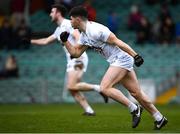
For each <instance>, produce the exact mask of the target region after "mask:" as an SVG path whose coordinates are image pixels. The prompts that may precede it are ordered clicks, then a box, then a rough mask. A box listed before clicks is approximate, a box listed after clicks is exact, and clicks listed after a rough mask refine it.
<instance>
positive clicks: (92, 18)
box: [83, 0, 96, 21]
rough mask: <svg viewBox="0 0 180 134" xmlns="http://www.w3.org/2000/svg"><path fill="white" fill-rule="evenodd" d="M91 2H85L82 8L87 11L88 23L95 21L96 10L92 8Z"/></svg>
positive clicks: (88, 0)
mask: <svg viewBox="0 0 180 134" xmlns="http://www.w3.org/2000/svg"><path fill="white" fill-rule="evenodd" d="M91 2H92V1H91V0H85V2H84V3H83V6H84V7H85V8H86V9H87V11H88V20H90V21H95V20H96V10H95V8H94V7H93V6H92V3H91Z"/></svg>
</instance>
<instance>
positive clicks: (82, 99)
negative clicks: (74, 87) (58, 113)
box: [70, 91, 95, 115]
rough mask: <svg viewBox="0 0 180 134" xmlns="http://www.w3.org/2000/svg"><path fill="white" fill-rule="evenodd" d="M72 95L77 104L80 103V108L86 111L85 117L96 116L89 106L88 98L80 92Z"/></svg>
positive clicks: (72, 92)
mask: <svg viewBox="0 0 180 134" xmlns="http://www.w3.org/2000/svg"><path fill="white" fill-rule="evenodd" d="M70 93H71V95H72V96H73V97H74V99H75V100H76V102H78V103H79V104H80V106H81V107H82V108H83V109H84V111H85V112H84V115H95V112H94V110H93V109H92V108H91V106H90V105H89V104H88V102H87V100H86V98H85V97H84V95H83V94H82V93H81V92H80V91H70Z"/></svg>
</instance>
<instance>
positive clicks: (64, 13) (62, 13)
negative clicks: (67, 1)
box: [51, 4, 67, 17]
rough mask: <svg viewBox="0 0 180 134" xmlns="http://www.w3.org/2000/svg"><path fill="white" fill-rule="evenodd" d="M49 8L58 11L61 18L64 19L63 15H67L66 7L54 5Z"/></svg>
mask: <svg viewBox="0 0 180 134" xmlns="http://www.w3.org/2000/svg"><path fill="white" fill-rule="evenodd" d="M51 8H56V9H57V11H59V12H60V13H61V15H62V17H65V15H66V13H67V9H66V7H65V6H63V5H61V4H54V5H52V6H51Z"/></svg>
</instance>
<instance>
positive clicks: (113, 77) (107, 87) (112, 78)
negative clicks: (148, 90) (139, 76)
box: [100, 66, 142, 128]
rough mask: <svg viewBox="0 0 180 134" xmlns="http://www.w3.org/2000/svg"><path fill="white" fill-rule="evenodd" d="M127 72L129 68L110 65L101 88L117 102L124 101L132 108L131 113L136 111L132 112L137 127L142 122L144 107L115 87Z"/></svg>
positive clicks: (134, 125) (123, 102)
mask: <svg viewBox="0 0 180 134" xmlns="http://www.w3.org/2000/svg"><path fill="white" fill-rule="evenodd" d="M127 73H128V70H126V69H123V68H120V67H114V66H110V67H109V69H108V70H107V72H106V74H105V75H104V77H103V79H102V81H101V84H100V86H101V90H102V92H103V93H104V94H106V95H107V96H109V97H111V98H112V99H114V100H116V101H117V102H119V103H122V104H123V105H124V106H126V107H128V108H129V109H130V112H131V113H134V114H132V116H133V124H132V127H133V128H135V127H137V125H138V124H139V122H140V119H141V112H142V107H140V106H139V105H136V104H134V103H133V102H131V101H130V100H129V99H128V98H127V97H126V96H124V95H123V94H122V92H121V91H119V90H118V89H116V88H113V86H114V85H115V84H116V83H118V82H119V81H121V79H123V78H124V77H125V76H126V75H127ZM136 113H137V114H136Z"/></svg>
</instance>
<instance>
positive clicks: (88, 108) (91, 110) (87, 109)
mask: <svg viewBox="0 0 180 134" xmlns="http://www.w3.org/2000/svg"><path fill="white" fill-rule="evenodd" d="M85 111H86V112H87V113H91V114H92V113H94V111H93V109H92V108H91V107H90V106H87V107H86V109H85Z"/></svg>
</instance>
